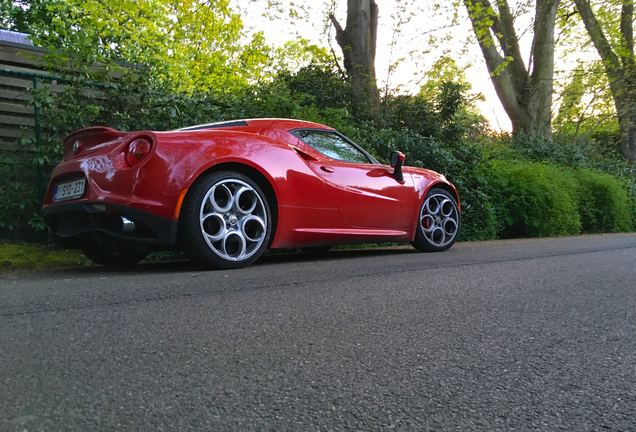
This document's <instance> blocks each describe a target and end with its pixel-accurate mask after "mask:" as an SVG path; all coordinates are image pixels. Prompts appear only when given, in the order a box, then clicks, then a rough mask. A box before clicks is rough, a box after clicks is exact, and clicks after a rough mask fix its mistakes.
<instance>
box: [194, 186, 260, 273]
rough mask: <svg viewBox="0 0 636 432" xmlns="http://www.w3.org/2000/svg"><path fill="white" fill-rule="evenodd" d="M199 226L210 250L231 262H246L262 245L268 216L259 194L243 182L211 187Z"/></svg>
mask: <svg viewBox="0 0 636 432" xmlns="http://www.w3.org/2000/svg"><path fill="white" fill-rule="evenodd" d="M199 222H200V226H201V232H202V233H203V238H204V239H205V242H206V243H207V245H208V247H209V248H210V249H211V250H212V252H214V253H215V254H216V255H218V256H219V257H221V258H223V259H226V260H228V261H243V260H246V259H248V258H250V257H251V256H252V255H254V254H255V253H256V252H257V251H258V250H259V248H260V247H261V246H262V245H263V242H264V241H265V237H266V234H267V223H268V220H267V212H266V210H265V204H264V203H263V199H262V198H261V196H260V195H259V193H258V192H257V191H256V190H255V189H254V188H253V187H252V186H251V185H249V184H248V183H246V182H244V181H243V180H239V179H235V178H229V179H223V180H220V181H218V182H217V183H215V184H214V185H212V187H210V189H209V190H208V192H207V193H206V194H205V197H204V198H203V201H202V202H201V208H200V211H199Z"/></svg>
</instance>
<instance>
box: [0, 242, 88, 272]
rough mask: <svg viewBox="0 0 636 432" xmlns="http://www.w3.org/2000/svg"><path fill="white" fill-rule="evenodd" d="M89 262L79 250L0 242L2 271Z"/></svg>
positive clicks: (66, 265)
mask: <svg viewBox="0 0 636 432" xmlns="http://www.w3.org/2000/svg"><path fill="white" fill-rule="evenodd" d="M85 264H87V260H86V258H84V256H83V255H82V253H81V252H79V251H71V250H64V249H56V248H53V247H48V246H45V245H39V244H25V243H5V242H0V271H7V270H25V269H38V270H40V269H47V268H55V267H68V266H78V265H85Z"/></svg>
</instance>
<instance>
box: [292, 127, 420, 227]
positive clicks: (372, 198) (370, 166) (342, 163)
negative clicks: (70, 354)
mask: <svg viewBox="0 0 636 432" xmlns="http://www.w3.org/2000/svg"><path fill="white" fill-rule="evenodd" d="M295 135H296V136H297V137H298V138H299V139H300V140H301V141H302V142H303V143H304V144H305V145H307V146H309V147H311V148H312V149H314V150H315V151H316V152H314V154H316V155H317V157H316V158H315V159H313V158H312V159H309V160H308V161H307V163H308V165H309V166H310V168H311V169H312V170H313V172H315V173H316V174H317V175H318V176H319V177H320V178H322V179H323V181H324V182H325V185H326V186H327V191H328V193H329V195H330V198H331V199H332V200H333V202H334V205H335V206H336V207H337V209H338V211H339V213H340V214H341V216H342V218H343V219H344V220H345V221H346V222H347V223H348V224H349V225H352V226H356V227H366V228H377V229H392V230H404V231H406V230H408V229H409V227H410V225H411V224H412V220H413V214H414V212H415V200H416V193H415V189H414V187H413V180H412V178H411V176H410V175H406V176H404V181H402V182H398V181H397V180H396V179H395V178H394V177H393V168H391V167H390V166H388V165H381V164H380V163H378V162H377V161H375V160H374V159H373V158H372V157H371V156H370V155H368V154H367V153H366V152H364V151H363V150H362V149H361V148H359V147H358V146H356V145H355V144H354V143H352V142H351V141H349V140H348V139H346V138H345V137H344V136H342V135H340V134H339V133H338V132H335V131H325V130H313V129H304V130H297V131H295Z"/></svg>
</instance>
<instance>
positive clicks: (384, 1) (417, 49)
mask: <svg viewBox="0 0 636 432" xmlns="http://www.w3.org/2000/svg"><path fill="white" fill-rule="evenodd" d="M275 2H276V3H277V5H278V9H279V11H278V12H273V9H271V8H268V3H271V0H269V1H268V0H234V4H235V5H237V6H238V7H239V9H240V10H241V15H242V18H243V22H244V24H245V25H246V27H247V28H248V29H250V31H262V32H263V33H264V35H265V38H266V40H267V41H268V42H269V43H270V44H274V45H282V44H283V43H284V42H285V41H287V40H290V39H295V38H298V37H303V38H306V39H308V40H310V41H311V42H312V43H315V44H317V45H320V46H325V47H329V43H331V46H332V47H333V49H334V50H335V51H336V53H338V54H340V48H339V47H338V44H337V43H336V41H335V32H334V30H333V28H331V29H330V26H329V25H328V24H327V21H326V16H327V11H329V10H330V7H331V4H332V1H331V0H278V1H275ZM376 2H377V4H378V9H379V17H378V40H377V48H376V51H377V53H376V75H377V78H378V87H379V88H380V89H381V91H382V90H383V89H384V88H385V86H386V84H387V78H388V84H389V87H390V88H392V89H395V88H397V89H398V90H399V91H400V92H403V93H415V92H417V91H418V89H419V85H420V84H421V83H422V80H423V78H424V74H425V73H426V71H427V70H429V69H430V68H431V66H432V65H433V64H434V63H435V61H437V60H438V59H439V58H440V57H441V56H442V55H445V54H446V55H450V56H451V57H452V58H453V59H454V60H455V61H456V62H457V63H458V65H459V66H460V67H462V68H466V77H467V78H468V80H469V81H470V82H471V84H472V86H473V92H475V93H481V94H482V95H483V96H484V100H483V101H479V102H478V107H479V109H480V110H481V113H482V115H483V116H484V117H486V119H487V120H488V121H489V123H490V126H491V128H492V129H494V130H504V131H509V130H510V128H511V125H510V120H509V119H508V117H507V115H506V113H505V111H504V110H503V107H502V106H501V103H500V102H499V99H498V98H497V95H496V93H495V90H494V87H493V85H492V82H491V81H490V78H489V77H488V72H487V70H486V65H485V63H484V61H483V57H482V56H481V51H480V49H479V46H478V45H477V43H476V41H475V40H474V36H473V33H472V28H471V26H470V21H469V20H468V18H467V17H466V16H465V11H464V9H463V7H460V8H459V9H457V10H455V9H453V7H452V6H451V5H450V4H451V3H452V2H450V1H447V2H440V3H442V4H443V3H447V4H448V5H443V6H442V7H441V8H435V7H434V6H433V3H434V2H431V1H416V0H376ZM333 3H334V4H335V15H336V17H337V19H338V20H339V21H340V23H341V24H342V26H343V27H344V25H345V22H346V3H347V2H346V0H335V2H333ZM511 3H513V2H511ZM290 10H295V11H298V12H299V13H300V17H298V18H290V17H289V15H288V12H289V11H290ZM455 11H457V12H459V14H460V15H459V18H458V19H457V20H455V23H453V19H452V17H453V13H454V12H455ZM530 19H531V17H530V16H529V15H526V16H522V17H521V19H520V20H519V23H518V26H519V28H520V29H522V27H523V26H526V27H527V26H528V23H529V22H530ZM530 38H531V35H528V34H527V33H526V35H525V36H524V37H522V39H521V46H522V50H524V51H525V52H528V51H529V45H530V42H531V41H530ZM526 57H527V56H526ZM394 63H397V67H396V68H395V69H394V70H393V71H392V72H391V74H390V75H389V66H390V65H391V64H394Z"/></svg>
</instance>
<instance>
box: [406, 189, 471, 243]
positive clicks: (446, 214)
mask: <svg viewBox="0 0 636 432" xmlns="http://www.w3.org/2000/svg"><path fill="white" fill-rule="evenodd" d="M460 229H461V214H460V213H459V209H458V207H457V201H456V200H455V197H454V196H453V195H452V194H451V193H449V192H448V191H446V190H444V189H438V188H432V189H431V190H430V191H429V192H428V194H426V198H425V199H424V202H423V203H422V206H421V207H420V211H419V213H418V218H417V229H416V231H415V240H414V241H413V242H412V243H411V244H412V245H413V247H415V248H416V249H418V250H420V251H423V252H442V251H445V250H447V249H449V248H450V247H451V246H453V244H454V243H455V241H456V240H457V237H458V236H459V231H460Z"/></svg>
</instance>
